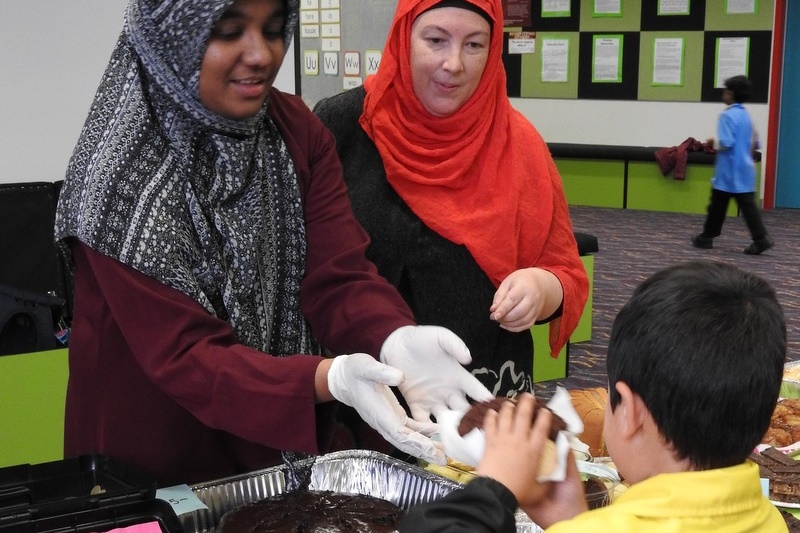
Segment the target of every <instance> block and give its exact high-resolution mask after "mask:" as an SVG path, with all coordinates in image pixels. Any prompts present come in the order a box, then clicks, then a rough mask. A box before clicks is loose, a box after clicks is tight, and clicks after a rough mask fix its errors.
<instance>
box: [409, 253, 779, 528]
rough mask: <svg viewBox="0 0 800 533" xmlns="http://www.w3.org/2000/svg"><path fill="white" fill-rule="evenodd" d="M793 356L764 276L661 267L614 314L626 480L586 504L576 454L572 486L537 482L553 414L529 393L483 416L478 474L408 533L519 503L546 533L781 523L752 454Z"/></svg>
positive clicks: (609, 427)
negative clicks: (537, 411) (600, 500)
mask: <svg viewBox="0 0 800 533" xmlns="http://www.w3.org/2000/svg"><path fill="white" fill-rule="evenodd" d="M785 358H786V325H785V321H784V317H783V311H782V309H781V307H780V305H779V304H778V301H777V298H776V296H775V293H774V291H773V289H772V288H771V287H770V285H769V284H768V283H767V282H766V281H765V280H763V279H761V278H759V277H758V276H755V275H753V274H750V273H748V272H745V271H743V270H741V269H739V268H737V267H735V266H732V265H727V264H723V263H715V262H692V263H686V264H680V265H675V266H672V267H669V268H666V269H664V270H662V271H660V272H657V273H656V274H654V275H653V276H651V277H650V278H649V279H647V280H646V281H644V282H643V283H642V284H641V285H640V286H639V287H638V288H637V289H636V291H635V292H634V294H633V296H632V297H631V299H630V300H629V301H628V303H627V304H626V305H625V306H624V307H623V309H622V310H621V311H620V313H619V314H618V315H617V317H616V319H615V321H614V325H613V327H612V330H611V336H610V340H609V346H608V356H607V370H608V383H609V399H608V405H607V406H606V409H605V428H604V436H605V440H606V446H607V447H608V451H609V454H610V456H611V458H612V459H613V461H614V463H615V465H616V466H617V468H618V470H619V472H620V474H621V476H622V477H623V478H624V479H625V480H626V481H627V482H628V483H629V484H630V488H628V489H627V490H626V491H625V492H624V493H622V494H621V495H620V496H618V497H617V498H616V499H615V501H614V502H613V503H612V504H611V505H609V506H607V507H604V508H600V509H595V510H592V511H588V510H587V505H586V502H585V500H584V493H583V485H582V482H581V479H580V476H579V474H578V471H577V468H576V465H575V462H574V460H572V459H570V461H569V464H568V468H567V479H566V480H565V481H563V482H558V483H550V482H547V483H538V482H537V481H536V472H538V471H539V463H540V460H541V451H542V449H543V447H544V443H545V440H546V439H547V433H548V431H547V430H548V429H549V426H550V420H551V415H550V413H549V412H547V411H546V410H542V411H541V412H542V413H543V414H542V415H541V416H538V417H537V418H536V421H535V423H534V424H533V427H532V428H531V424H530V420H531V418H530V416H531V411H532V404H533V398H532V397H531V396H530V395H523V396H521V397H520V401H519V403H518V405H517V407H516V408H514V407H513V406H512V404H511V403H510V402H509V403H508V405H507V406H504V407H503V408H501V410H500V412H499V413H496V412H489V414H488V415H487V417H486V420H485V425H484V429H485V432H486V451H485V454H484V456H483V459H482V460H481V463H480V464H479V466H478V469H477V472H478V474H479V475H480V476H481V477H478V478H476V479H475V480H474V481H472V482H471V483H470V484H468V485H467V486H466V487H465V488H464V489H463V490H458V491H454V492H452V493H451V494H449V495H448V496H446V497H444V498H442V499H441V500H438V501H436V502H432V503H430V504H425V505H420V506H418V507H415V508H413V509H412V510H411V511H410V512H409V514H408V516H407V518H406V520H405V521H404V522H403V524H402V525H401V528H400V531H401V533H402V532H406V531H407V532H411V531H414V532H415V533H428V532H436V533H444V532H450V531H453V532H455V531H460V532H484V531H486V532H489V531H491V532H494V533H503V532H506V531H508V532H513V531H515V523H514V516H513V514H514V510H515V509H516V507H517V505H519V506H520V507H521V508H522V509H523V510H524V511H525V512H526V513H527V514H528V516H530V518H531V519H532V520H533V521H534V522H536V523H537V524H539V525H540V526H542V527H544V528H546V531H547V532H548V533H564V532H572V531H576V532H577V531H580V532H585V531H616V532H619V531H647V532H648V533H652V532H655V533H658V532H660V531H665V532H666V531H681V532H698V533H699V532H703V533H709V532H712V533H713V532H723V531H724V532H726V533H731V532H751V531H758V532H761V533H769V532H785V531H787V526H786V523H785V521H784V520H783V518H782V517H781V516H780V513H779V512H778V510H777V509H776V508H775V507H774V506H773V505H772V504H771V503H770V502H769V500H767V498H766V497H764V496H763V494H762V489H761V484H760V481H759V473H758V467H757V466H756V465H755V464H754V463H752V462H751V461H748V457H749V455H750V453H751V452H752V451H753V449H754V448H755V446H756V445H757V444H758V443H759V442H760V441H761V438H762V437H763V435H764V433H765V432H766V430H767V428H768V427H769V423H770V418H771V415H772V412H773V410H774V408H775V404H776V401H777V399H778V391H779V389H780V384H781V379H782V375H783V365H784V362H785Z"/></svg>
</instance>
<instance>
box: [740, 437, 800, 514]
mask: <svg viewBox="0 0 800 533" xmlns="http://www.w3.org/2000/svg"><path fill="white" fill-rule="evenodd" d="M750 459H751V460H752V461H753V462H755V463H756V464H757V465H758V470H759V475H760V476H761V477H762V478H766V479H769V499H770V500H773V501H777V502H784V503H800V462H799V461H796V460H795V459H793V458H791V457H789V456H788V455H786V454H785V453H783V452H782V451H780V450H776V449H775V448H772V447H770V448H766V449H764V450H762V451H761V453H758V452H753V453H752V454H750Z"/></svg>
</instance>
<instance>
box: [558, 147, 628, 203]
mask: <svg viewBox="0 0 800 533" xmlns="http://www.w3.org/2000/svg"><path fill="white" fill-rule="evenodd" d="M555 163H556V166H557V167H558V172H559V173H560V174H561V181H562V182H563V183H564V193H565V194H566V196H567V203H569V204H570V205H591V206H596V207H618V208H623V207H624V206H625V204H624V201H625V163H624V162H623V161H606V160H601V159H570V158H558V159H556V160H555Z"/></svg>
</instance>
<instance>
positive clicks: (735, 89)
mask: <svg viewBox="0 0 800 533" xmlns="http://www.w3.org/2000/svg"><path fill="white" fill-rule="evenodd" d="M725 88H726V89H729V90H730V91H731V92H732V93H733V101H734V102H736V103H739V104H743V103H745V102H746V101H748V100H749V99H750V93H751V92H752V91H753V83H752V82H751V81H750V80H749V79H747V76H734V77H732V78H728V79H727V80H725Z"/></svg>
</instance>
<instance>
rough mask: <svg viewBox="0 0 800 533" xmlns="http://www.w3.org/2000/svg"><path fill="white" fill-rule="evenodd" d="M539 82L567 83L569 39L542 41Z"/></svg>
mask: <svg viewBox="0 0 800 533" xmlns="http://www.w3.org/2000/svg"><path fill="white" fill-rule="evenodd" d="M541 80H542V81H543V82H545V83H567V82H568V81H569V39H542V72H541Z"/></svg>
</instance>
